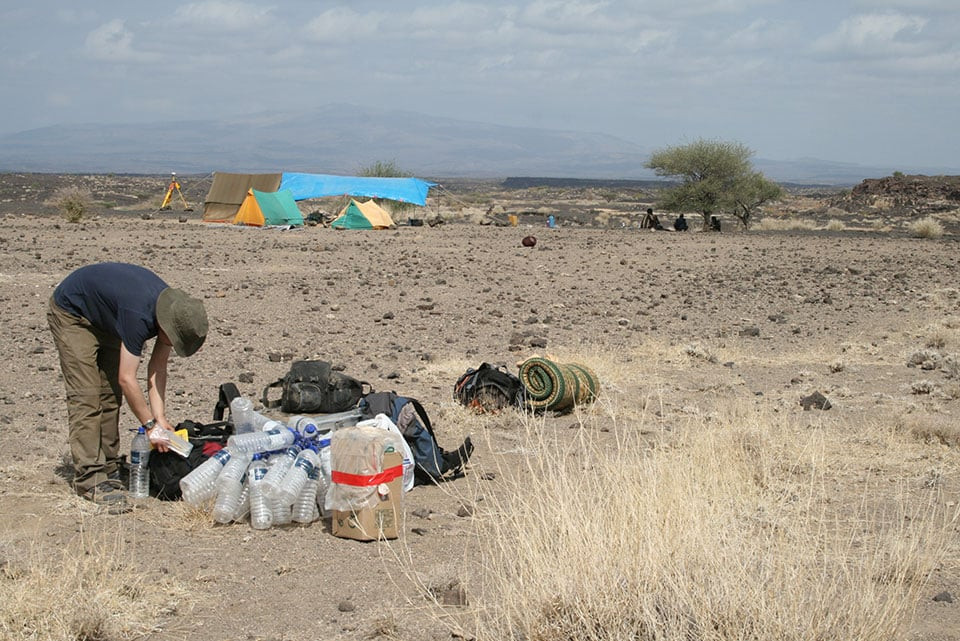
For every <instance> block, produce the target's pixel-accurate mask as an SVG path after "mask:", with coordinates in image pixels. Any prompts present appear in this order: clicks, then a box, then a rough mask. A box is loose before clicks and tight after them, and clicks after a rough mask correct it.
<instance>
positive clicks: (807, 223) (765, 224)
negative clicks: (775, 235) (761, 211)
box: [755, 218, 817, 231]
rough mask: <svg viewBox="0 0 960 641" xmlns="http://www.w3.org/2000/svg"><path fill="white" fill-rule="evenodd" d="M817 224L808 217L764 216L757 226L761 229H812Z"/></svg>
mask: <svg viewBox="0 0 960 641" xmlns="http://www.w3.org/2000/svg"><path fill="white" fill-rule="evenodd" d="M816 228H817V224H816V223H815V222H814V221H812V220H810V219H808V218H786V219H783V218H764V219H763V220H761V221H760V222H759V223H757V225H756V226H755V229H758V230H761V231H812V230H814V229H816Z"/></svg>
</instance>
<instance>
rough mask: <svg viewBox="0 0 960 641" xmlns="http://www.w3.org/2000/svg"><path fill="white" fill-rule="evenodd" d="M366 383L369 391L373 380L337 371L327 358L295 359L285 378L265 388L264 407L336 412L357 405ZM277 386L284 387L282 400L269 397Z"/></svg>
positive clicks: (310, 412) (290, 412) (289, 412)
mask: <svg viewBox="0 0 960 641" xmlns="http://www.w3.org/2000/svg"><path fill="white" fill-rule="evenodd" d="M364 386H366V387H367V388H368V389H367V390H366V393H369V392H370V391H371V390H370V389H369V388H370V384H369V383H366V382H363V381H358V380H357V379H355V378H352V377H350V376H347V375H346V374H343V373H341V372H335V371H333V369H332V366H331V365H330V363H328V362H326V361H294V362H293V364H292V365H291V366H290V371H289V372H287V374H286V375H285V376H284V377H283V378H281V379H279V380H276V381H274V382H273V383H270V384H269V385H267V386H266V387H264V388H263V397H262V398H261V399H260V400H261V401H262V402H263V406H264V407H266V408H275V407H279V408H280V411H281V412H286V413H287V414H312V413H320V414H333V413H336V412H345V411H346V410H349V409H350V408H352V407H355V406H356V405H357V402H358V401H359V400H360V399H361V398H362V397H363V395H364V393H365V392H364ZM274 387H280V388H281V393H280V400H278V401H271V400H269V398H268V395H269V393H270V390H271V389H272V388H274Z"/></svg>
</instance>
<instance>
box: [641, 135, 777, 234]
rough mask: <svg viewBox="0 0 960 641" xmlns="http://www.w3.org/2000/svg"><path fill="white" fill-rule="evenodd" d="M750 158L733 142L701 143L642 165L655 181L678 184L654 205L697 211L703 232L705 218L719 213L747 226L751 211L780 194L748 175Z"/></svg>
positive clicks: (661, 152)
mask: <svg viewBox="0 0 960 641" xmlns="http://www.w3.org/2000/svg"><path fill="white" fill-rule="evenodd" d="M752 155H753V152H752V151H751V150H750V149H749V148H747V147H746V146H744V145H742V144H740V143H738V142H724V141H717V140H703V139H701V140H698V141H696V142H693V143H691V144H689V145H678V146H674V147H667V148H665V149H660V150H658V151H655V152H654V153H653V155H651V156H650V160H649V161H647V164H646V166H647V167H648V168H650V169H653V170H654V171H655V172H656V173H657V175H658V176H673V177H677V178H680V179H681V180H680V182H679V183H678V184H677V186H676V187H671V188H669V189H667V190H665V191H664V192H663V194H662V195H661V198H660V200H659V202H658V206H659V207H660V208H662V209H665V210H667V211H674V212H681V211H696V212H699V213H700V215H701V216H703V229H704V230H707V229H709V228H710V217H711V216H714V215H716V214H719V213H730V214H732V215H733V216H735V217H736V218H737V219H738V220H740V222H741V223H743V225H744V226H745V227H746V226H749V221H750V217H751V215H752V214H753V212H755V211H756V210H757V208H758V207H760V205H762V204H763V203H765V202H767V201H768V200H771V199H773V198H777V197H779V195H780V193H781V191H780V186H779V185H777V184H776V183H773V182H771V181H769V180H767V179H766V178H765V177H764V176H763V174H762V173H760V172H755V171H753V168H752V166H751V165H750V157H751V156H752Z"/></svg>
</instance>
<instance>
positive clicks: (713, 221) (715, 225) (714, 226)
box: [710, 216, 720, 231]
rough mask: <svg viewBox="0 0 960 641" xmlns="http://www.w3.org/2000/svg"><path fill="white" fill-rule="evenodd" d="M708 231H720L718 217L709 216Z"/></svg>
mask: <svg viewBox="0 0 960 641" xmlns="http://www.w3.org/2000/svg"><path fill="white" fill-rule="evenodd" d="M710 231H720V219H719V218H717V217H716V216H710Z"/></svg>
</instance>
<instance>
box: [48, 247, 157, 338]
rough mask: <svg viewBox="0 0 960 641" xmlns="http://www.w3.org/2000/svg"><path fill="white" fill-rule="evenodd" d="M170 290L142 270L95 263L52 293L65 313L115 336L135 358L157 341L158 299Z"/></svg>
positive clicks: (142, 268)
mask: <svg viewBox="0 0 960 641" xmlns="http://www.w3.org/2000/svg"><path fill="white" fill-rule="evenodd" d="M167 287H169V286H168V285H167V284H166V283H165V282H163V280H161V279H160V277H159V276H157V275H156V274H154V273H153V272H152V271H150V270H149V269H146V268H145V267H140V266H139V265H128V264H127V263H97V264H96V265H87V266H86V267H81V268H80V269H77V270H76V271H74V272H73V273H72V274H70V275H69V276H67V277H66V278H64V279H63V282H61V283H60V284H59V285H57V289H56V290H54V292H53V301H54V302H55V303H56V304H57V305H58V306H59V307H60V308H61V309H63V310H64V311H66V312H69V313H71V314H73V315H74V316H81V317H83V318H86V319H87V320H88V321H90V323H91V324H92V325H93V326H94V327H97V328H99V329H101V330H103V331H105V332H107V333H109V334H113V335H114V336H117V337H118V338H119V339H120V341H121V342H122V343H123V345H124V346H125V347H126V348H127V351H129V352H130V353H131V354H133V355H134V356H140V354H142V353H143V344H144V343H145V342H146V341H147V340H148V339H151V338H154V337H156V335H157V331H158V329H159V325H157V297H158V296H160V292H162V291H163V290H165V289H167Z"/></svg>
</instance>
